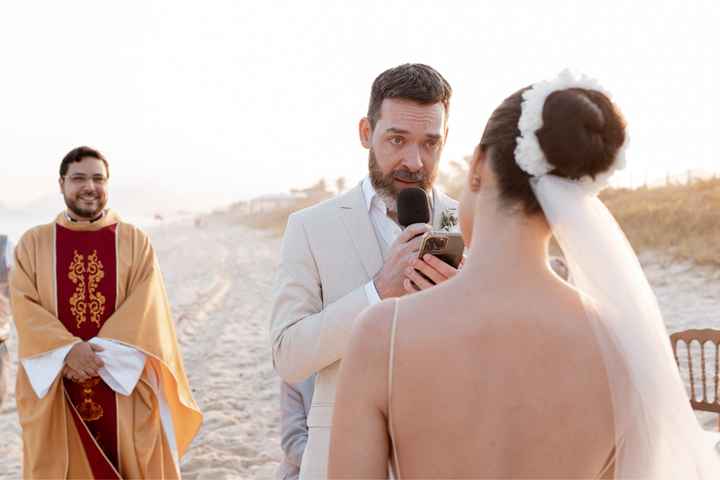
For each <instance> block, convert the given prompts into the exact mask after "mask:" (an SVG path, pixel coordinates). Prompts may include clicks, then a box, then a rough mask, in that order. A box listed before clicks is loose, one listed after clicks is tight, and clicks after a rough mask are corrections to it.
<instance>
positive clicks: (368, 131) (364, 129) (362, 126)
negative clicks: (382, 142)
mask: <svg viewBox="0 0 720 480" xmlns="http://www.w3.org/2000/svg"><path fill="white" fill-rule="evenodd" d="M358 134H359V135H360V143H361V144H362V146H363V147H365V148H368V149H369V148H370V147H371V146H372V127H371V126H370V119H369V118H367V117H363V118H361V119H360V123H359V124H358Z"/></svg>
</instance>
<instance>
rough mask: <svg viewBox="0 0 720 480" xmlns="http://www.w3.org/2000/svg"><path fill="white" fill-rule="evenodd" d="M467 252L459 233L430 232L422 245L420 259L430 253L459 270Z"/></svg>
mask: <svg viewBox="0 0 720 480" xmlns="http://www.w3.org/2000/svg"><path fill="white" fill-rule="evenodd" d="M464 252H465V242H463V238H462V235H461V234H460V233H458V232H429V233H426V234H425V235H424V237H423V240H422V242H421V243H420V253H419V254H418V258H420V259H422V257H423V255H425V254H426V253H429V254H431V255H434V256H436V257H437V258H439V259H440V260H442V261H443V262H445V263H447V264H448V265H450V266H452V267H453V268H458V267H459V266H460V262H462V259H463V253H464Z"/></svg>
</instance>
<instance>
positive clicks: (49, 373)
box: [21, 337, 145, 398]
mask: <svg viewBox="0 0 720 480" xmlns="http://www.w3.org/2000/svg"><path fill="white" fill-rule="evenodd" d="M75 343H78V342H75ZM75 343H72V344H70V345H65V346H64V347H60V348H56V349H55V350H51V351H50V352H47V353H43V354H42V355H38V356H35V357H32V358H25V359H22V360H21V362H22V365H23V368H24V369H25V373H27V376H28V378H29V379H30V385H32V388H33V390H34V391H35V394H36V395H37V396H38V398H43V397H44V396H45V395H47V393H48V390H50V386H51V385H52V384H53V382H54V381H55V379H56V378H57V376H58V374H59V373H60V371H61V370H62V368H63V365H64V364H65V357H66V356H67V354H68V352H69V351H70V349H71V348H72V347H73V345H75ZM88 343H92V344H94V345H99V346H101V347H103V348H104V349H105V350H103V351H102V352H97V355H98V357H100V358H101V359H102V361H103V362H104V363H105V366H104V367H102V368H101V369H100V370H99V372H98V373H99V374H100V378H102V379H103V381H104V382H105V383H107V385H108V386H109V387H110V388H112V389H113V390H114V391H115V392H117V393H119V394H120V395H125V396H127V395H130V394H131V393H132V391H133V390H134V389H135V385H137V382H138V380H139V379H140V375H142V371H143V369H144V368H145V354H144V353H142V352H139V351H138V350H136V349H134V348H132V347H128V346H127V345H123V344H121V343H118V342H114V341H112V340H107V339H105V338H97V337H95V338H92V339H90V340H88Z"/></svg>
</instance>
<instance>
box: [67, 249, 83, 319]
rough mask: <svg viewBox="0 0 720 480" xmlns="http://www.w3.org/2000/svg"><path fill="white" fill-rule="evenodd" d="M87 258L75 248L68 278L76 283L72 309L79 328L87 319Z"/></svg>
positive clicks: (71, 300) (71, 303) (71, 302)
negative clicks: (85, 262) (84, 261)
mask: <svg viewBox="0 0 720 480" xmlns="http://www.w3.org/2000/svg"><path fill="white" fill-rule="evenodd" d="M84 259H85V258H84V257H83V256H82V255H80V254H79V253H78V252H77V250H75V253H74V256H73V261H72V263H71V264H70V273H69V274H68V278H69V279H70V281H72V282H73V283H74V284H75V292H74V293H73V295H72V297H70V311H71V312H72V314H73V316H74V317H75V320H76V321H77V328H80V325H82V324H83V322H85V320H86V316H85V311H86V310H87V305H86V304H85V264H84V263H83V260H84Z"/></svg>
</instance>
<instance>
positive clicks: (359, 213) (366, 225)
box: [339, 184, 383, 278]
mask: <svg viewBox="0 0 720 480" xmlns="http://www.w3.org/2000/svg"><path fill="white" fill-rule="evenodd" d="M339 210H340V219H341V220H342V223H343V225H344V226H345V229H346V230H347V233H348V235H349V236H350V239H351V240H352V243H353V245H354V247H355V250H356V251H357V253H358V256H359V257H360V261H361V262H362V264H363V267H364V268H365V272H366V273H367V275H368V278H372V277H373V276H374V275H375V274H376V273H377V272H378V271H379V270H380V268H382V264H383V261H382V252H381V251H380V245H379V244H378V240H377V237H376V236H375V229H374V228H373V226H372V223H371V222H370V214H369V213H368V208H367V205H366V204H365V197H364V196H363V192H362V184H360V185H358V186H357V187H355V188H354V189H352V190H350V191H349V192H348V193H347V194H345V195H344V196H343V198H342V199H341V202H340V209H339Z"/></svg>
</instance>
